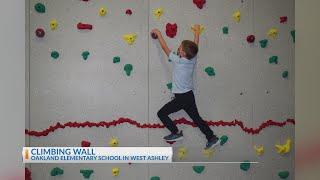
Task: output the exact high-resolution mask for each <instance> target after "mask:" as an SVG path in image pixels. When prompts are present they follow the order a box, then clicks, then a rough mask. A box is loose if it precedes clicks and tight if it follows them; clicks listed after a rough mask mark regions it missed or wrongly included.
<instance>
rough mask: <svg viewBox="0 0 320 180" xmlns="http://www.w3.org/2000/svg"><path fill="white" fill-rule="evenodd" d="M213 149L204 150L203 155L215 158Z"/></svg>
mask: <svg viewBox="0 0 320 180" xmlns="http://www.w3.org/2000/svg"><path fill="white" fill-rule="evenodd" d="M213 153H214V151H213V149H204V150H203V155H204V156H205V157H207V158H211V157H212V156H213Z"/></svg>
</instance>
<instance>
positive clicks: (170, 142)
mask: <svg viewBox="0 0 320 180" xmlns="http://www.w3.org/2000/svg"><path fill="white" fill-rule="evenodd" d="M175 142H176V141H166V143H168V144H174V143H175Z"/></svg>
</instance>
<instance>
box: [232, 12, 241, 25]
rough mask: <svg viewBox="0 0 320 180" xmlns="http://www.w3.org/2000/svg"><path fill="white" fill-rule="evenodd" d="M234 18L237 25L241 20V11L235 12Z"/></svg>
mask: <svg viewBox="0 0 320 180" xmlns="http://www.w3.org/2000/svg"><path fill="white" fill-rule="evenodd" d="M232 17H233V20H234V21H235V22H237V23H238V22H240V19H241V13H240V11H239V10H237V11H235V12H234V13H233V15H232Z"/></svg>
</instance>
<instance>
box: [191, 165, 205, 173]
mask: <svg viewBox="0 0 320 180" xmlns="http://www.w3.org/2000/svg"><path fill="white" fill-rule="evenodd" d="M192 169H193V171H194V172H196V173H197V174H201V173H202V172H203V171H204V169H205V167H204V166H192Z"/></svg>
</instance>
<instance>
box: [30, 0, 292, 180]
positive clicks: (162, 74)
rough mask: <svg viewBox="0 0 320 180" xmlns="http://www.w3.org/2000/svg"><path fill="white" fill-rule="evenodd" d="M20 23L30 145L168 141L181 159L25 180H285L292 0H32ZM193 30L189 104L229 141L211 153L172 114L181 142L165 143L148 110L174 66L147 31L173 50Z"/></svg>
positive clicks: (185, 120)
mask: <svg viewBox="0 0 320 180" xmlns="http://www.w3.org/2000/svg"><path fill="white" fill-rule="evenodd" d="M37 3H41V4H37ZM203 3H204V4H203ZM197 4H198V6H197ZM202 5H203V6H202ZM27 19H28V20H29V21H30V23H29V38H28V39H29V54H30V56H29V57H28V59H29V71H28V72H29V75H30V77H29V82H30V89H29V91H30V93H29V108H30V111H29V114H30V115H29V118H28V120H27V125H28V126H27V127H26V129H27V130H26V136H27V137H28V138H27V142H28V145H29V146H89V144H90V146H172V147H173V149H174V160H175V161H178V162H185V163H183V164H169V165H168V164H149V165H147V164H116V165H115V164H103V165H102V164H101V165H96V164H72V165H71V164H69V165H67V164H45V165H44V164H32V165H28V166H27V167H28V172H30V173H31V177H32V179H36V180H37V179H55V178H57V177H56V176H60V177H59V179H60V178H61V179H70V180H71V179H86V178H90V179H113V178H117V179H123V180H125V179H153V180H156V179H158V177H159V178H161V179H172V180H175V179H190V180H193V179H208V180H209V179H279V178H280V176H281V177H282V178H284V177H285V176H286V172H289V173H290V175H289V177H288V178H289V179H294V174H293V173H294V167H293V164H294V149H293V146H294V144H293V143H294V89H293V87H294V1H293V0H283V1H281V2H279V1H276V0H268V1H263V0H237V1H234V0H223V1H222V0H212V1H211V0H210V1H209V0H207V2H205V1H204V0H187V1H186V0H174V1H172V0H134V1H126V0H117V1H112V0H104V1H96V0H86V1H85V0H55V1H52V0H40V1H39V0H30V1H29V13H28V14H27ZM79 23H81V24H79ZM196 23H198V24H201V25H203V28H204V30H203V32H202V34H201V37H200V47H199V48H200V49H199V55H198V63H197V68H196V73H195V77H194V79H195V95H196V101H197V104H198V109H199V112H200V114H201V116H202V117H203V118H204V119H205V120H207V121H208V123H209V125H210V127H211V128H212V129H213V131H214V132H215V133H216V134H217V135H218V136H219V137H221V138H222V139H223V137H227V138H228V140H227V142H226V143H225V144H223V145H222V146H220V147H218V148H217V149H215V150H214V151H203V147H204V145H205V143H206V139H205V137H204V135H203V134H201V132H200V131H199V129H197V128H195V127H192V126H191V125H190V122H192V120H191V119H190V118H189V117H188V115H187V114H186V113H185V112H183V111H179V112H177V113H175V114H173V115H172V116H171V117H172V118H173V119H176V120H178V121H177V123H178V124H179V125H178V127H179V129H181V130H183V132H184V137H185V138H184V140H183V141H181V142H175V143H173V144H168V143H167V142H165V141H163V139H162V137H163V136H164V135H167V134H168V132H169V131H168V130H166V129H164V128H163V126H161V124H160V120H159V119H158V118H157V115H156V114H157V111H158V110H159V109H160V108H161V107H162V106H163V105H164V104H165V103H167V102H168V101H170V99H171V98H172V94H171V92H170V88H169V87H170V85H169V84H170V83H171V72H172V69H171V65H170V63H169V62H168V61H167V58H166V56H165V54H164V53H163V52H162V50H161V48H160V46H159V43H158V42H157V40H154V39H152V38H151V37H150V35H149V32H150V31H151V29H153V28H158V29H160V30H161V32H162V33H163V36H164V37H165V39H166V40H167V43H168V45H169V47H170V48H171V49H173V50H176V49H177V48H178V46H179V44H180V42H181V41H182V40H184V39H192V38H193V34H192V31H191V26H192V25H193V24H196ZM168 24H169V25H168ZM174 24H176V27H177V28H176V29H175V28H172V29H171V30H172V31H173V34H174V35H173V36H172V37H168V36H167V35H166V26H172V27H174V26H175V25H174ZM172 31H170V32H172ZM175 31H176V32H175ZM210 68H211V70H213V71H211V73H210V72H209V71H208V69H210ZM290 140H291V142H290ZM276 145H277V147H275V146H276ZM290 145H291V146H290ZM254 146H255V147H254ZM290 147H291V149H290ZM246 161H252V162H259V163H251V164H250V163H242V164H240V163H239V162H246ZM187 162H197V163H187ZM199 162H229V163H228V164H221V163H199ZM231 162H235V163H231ZM55 167H59V168H60V170H61V169H62V170H63V173H53V174H52V173H50V172H53V171H52V170H53V169H54V168H55ZM114 168H119V170H120V171H119V172H120V173H119V175H117V177H113V174H112V170H114ZM81 170H93V173H92V174H91V175H90V177H87V176H85V175H83V174H85V173H80V171H81ZM55 172H61V171H55ZM87 172H89V171H87ZM279 172H282V173H281V174H280V175H279V174H278V173H279ZM157 176H158V177H157ZM288 178H287V179H288Z"/></svg>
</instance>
